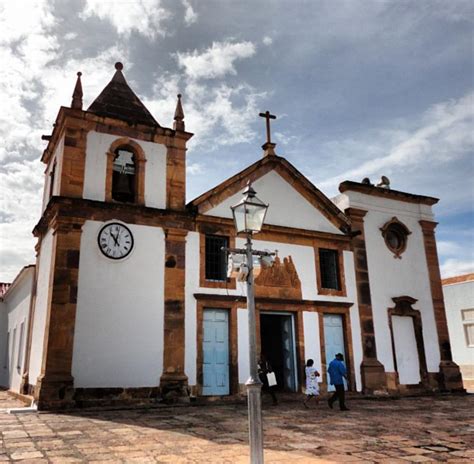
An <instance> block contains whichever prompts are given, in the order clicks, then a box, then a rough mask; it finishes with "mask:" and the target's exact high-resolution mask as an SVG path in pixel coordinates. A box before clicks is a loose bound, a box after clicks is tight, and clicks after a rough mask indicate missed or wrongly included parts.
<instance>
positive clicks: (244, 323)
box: [237, 308, 250, 385]
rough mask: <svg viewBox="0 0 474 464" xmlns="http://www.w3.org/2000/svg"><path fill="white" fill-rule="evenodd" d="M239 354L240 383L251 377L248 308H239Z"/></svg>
mask: <svg viewBox="0 0 474 464" xmlns="http://www.w3.org/2000/svg"><path fill="white" fill-rule="evenodd" d="M237 355H238V364H239V384H241V385H242V384H244V383H245V382H247V380H248V379H249V377H250V357H249V325H248V315H247V309H246V308H239V309H237Z"/></svg>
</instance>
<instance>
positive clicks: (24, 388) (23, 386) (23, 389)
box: [20, 373, 30, 395]
mask: <svg viewBox="0 0 474 464" xmlns="http://www.w3.org/2000/svg"><path fill="white" fill-rule="evenodd" d="M28 384H29V377H28V373H25V374H23V375H22V376H21V383H20V393H21V394H22V395H29V394H30V392H29V391H28V390H29V388H28Z"/></svg>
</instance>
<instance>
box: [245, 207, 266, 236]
mask: <svg viewBox="0 0 474 464" xmlns="http://www.w3.org/2000/svg"><path fill="white" fill-rule="evenodd" d="M266 210H267V207H266V205H262V206H260V205H252V204H250V205H247V230H251V231H254V232H260V230H261V229H262V225H263V220H264V218H265V212H266Z"/></svg>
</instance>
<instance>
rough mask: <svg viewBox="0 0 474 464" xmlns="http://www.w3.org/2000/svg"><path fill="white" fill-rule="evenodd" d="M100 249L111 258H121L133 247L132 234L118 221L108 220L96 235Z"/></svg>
mask: <svg viewBox="0 0 474 464" xmlns="http://www.w3.org/2000/svg"><path fill="white" fill-rule="evenodd" d="M98 242H99V248H100V251H101V252H102V253H103V254H104V255H105V256H107V258H111V259H122V258H125V257H126V256H128V255H129V254H130V252H131V251H132V248H133V235H132V232H130V229H129V228H128V227H126V226H124V225H123V224H120V223H118V222H110V223H109V224H106V225H105V226H104V227H102V229H100V232H99V236H98Z"/></svg>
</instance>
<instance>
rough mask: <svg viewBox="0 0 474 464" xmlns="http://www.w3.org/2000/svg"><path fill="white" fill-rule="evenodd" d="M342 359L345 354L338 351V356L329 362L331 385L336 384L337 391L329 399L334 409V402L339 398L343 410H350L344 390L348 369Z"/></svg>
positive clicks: (329, 403) (330, 405)
mask: <svg viewBox="0 0 474 464" xmlns="http://www.w3.org/2000/svg"><path fill="white" fill-rule="evenodd" d="M342 361H344V356H343V354H342V353H337V354H336V357H335V358H334V359H333V360H332V361H331V362H330V364H329V368H328V373H329V377H330V381H331V385H334V388H335V389H336V391H335V392H334V394H333V395H332V396H331V398H329V399H328V405H329V407H330V408H331V409H332V406H333V404H334V402H335V401H337V400H338V401H339V408H340V409H341V411H349V408H347V407H346V403H345V391H344V379H346V380H347V371H346V366H345V365H344V363H343V362H342Z"/></svg>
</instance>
